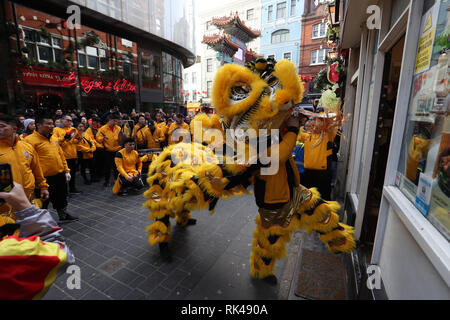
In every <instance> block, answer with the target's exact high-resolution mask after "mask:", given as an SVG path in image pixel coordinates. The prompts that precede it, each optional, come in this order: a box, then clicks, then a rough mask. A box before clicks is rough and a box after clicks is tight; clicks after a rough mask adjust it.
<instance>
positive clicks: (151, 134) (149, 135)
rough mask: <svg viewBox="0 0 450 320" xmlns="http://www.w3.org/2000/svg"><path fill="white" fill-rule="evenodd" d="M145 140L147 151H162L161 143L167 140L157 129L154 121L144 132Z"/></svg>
mask: <svg viewBox="0 0 450 320" xmlns="http://www.w3.org/2000/svg"><path fill="white" fill-rule="evenodd" d="M144 138H145V141H146V143H147V145H146V146H145V147H146V148H147V149H160V148H161V143H162V142H164V140H165V139H166V138H165V136H164V133H162V132H161V130H160V129H158V128H157V127H156V125H155V122H154V121H151V122H150V123H149V124H148V127H147V129H146V130H145V132H144Z"/></svg>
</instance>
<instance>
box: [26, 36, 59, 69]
mask: <svg viewBox="0 0 450 320" xmlns="http://www.w3.org/2000/svg"><path fill="white" fill-rule="evenodd" d="M28 32H29V33H30V34H31V35H32V34H33V32H37V33H38V32H39V31H37V30H35V29H32V28H27V27H24V28H22V38H23V39H22V40H23V42H24V44H25V47H27V48H29V47H28V45H30V46H33V48H29V49H30V50H33V53H34V54H36V60H37V61H38V62H39V63H46V64H48V63H50V62H54V63H60V64H64V39H63V37H62V36H61V37H59V36H57V35H53V34H50V36H49V43H46V42H42V41H41V39H42V36H41V35H39V34H38V37H39V39H28V40H27V39H26V37H27V33H28ZM54 39H58V40H59V41H61V46H59V45H55V44H54V42H53V40H54ZM38 40H39V41H38ZM39 47H45V48H50V50H51V60H44V59H41V54H40V52H39ZM56 50H58V51H61V53H62V58H63V59H62V61H56V53H55V52H56ZM26 55H27V58H30V54H29V53H27V54H26Z"/></svg>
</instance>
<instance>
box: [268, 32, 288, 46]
mask: <svg viewBox="0 0 450 320" xmlns="http://www.w3.org/2000/svg"><path fill="white" fill-rule="evenodd" d="M288 40H289V30H287V29H283V30H278V31H275V32H274V33H272V44H274V43H281V42H286V41H288Z"/></svg>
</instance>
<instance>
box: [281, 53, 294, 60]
mask: <svg viewBox="0 0 450 320" xmlns="http://www.w3.org/2000/svg"><path fill="white" fill-rule="evenodd" d="M286 54H289V61H292V51H286V52H284V53H283V59H287V58H286Z"/></svg>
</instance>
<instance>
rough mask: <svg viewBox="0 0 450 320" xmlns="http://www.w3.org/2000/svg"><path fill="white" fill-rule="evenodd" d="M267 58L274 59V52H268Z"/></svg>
mask: <svg viewBox="0 0 450 320" xmlns="http://www.w3.org/2000/svg"><path fill="white" fill-rule="evenodd" d="M267 58H268V59H269V58H270V59H275V55H274V54H269V55H268V56H267Z"/></svg>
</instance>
